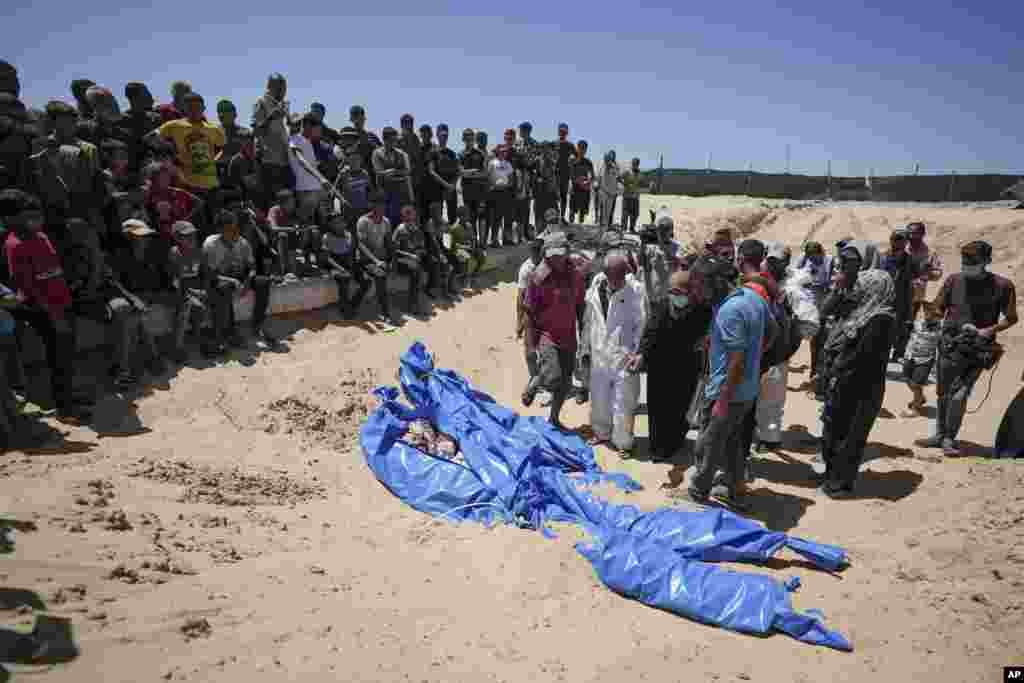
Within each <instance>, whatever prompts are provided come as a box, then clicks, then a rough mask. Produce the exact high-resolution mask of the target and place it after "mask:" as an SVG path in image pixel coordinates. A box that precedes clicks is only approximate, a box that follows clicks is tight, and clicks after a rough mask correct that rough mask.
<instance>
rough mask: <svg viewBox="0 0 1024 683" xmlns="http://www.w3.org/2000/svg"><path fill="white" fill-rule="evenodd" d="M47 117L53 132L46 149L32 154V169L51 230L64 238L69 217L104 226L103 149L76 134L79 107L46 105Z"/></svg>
mask: <svg viewBox="0 0 1024 683" xmlns="http://www.w3.org/2000/svg"><path fill="white" fill-rule="evenodd" d="M46 116H47V121H48V123H49V125H50V128H51V129H52V130H53V133H52V134H51V135H50V136H49V137H48V138H47V139H46V143H45V144H46V147H45V149H43V150H42V151H41V152H39V153H38V154H35V155H33V156H32V157H31V159H30V168H31V169H32V173H33V177H32V181H33V186H34V187H36V188H37V189H38V191H39V196H40V197H41V198H42V200H43V203H44V206H45V211H46V222H47V231H48V232H49V233H50V235H51V236H52V237H54V238H55V239H56V240H57V241H60V240H61V239H63V237H64V228H65V221H66V220H67V219H68V218H72V217H74V218H84V219H86V220H87V221H89V222H90V223H91V224H92V225H93V226H94V227H97V228H98V227H99V226H100V224H101V220H100V210H101V208H102V207H103V206H104V205H105V204H106V203H107V198H106V189H107V188H106V184H105V182H104V177H103V173H102V168H101V165H100V158H99V150H98V149H97V148H96V146H95V145H93V144H91V143H88V142H85V141H83V140H80V139H78V137H77V136H76V135H75V124H76V121H77V118H76V114H75V110H74V109H73V108H72V107H71V106H70V105H68V104H65V103H64V102H58V101H53V102H50V103H49V104H47V105H46Z"/></svg>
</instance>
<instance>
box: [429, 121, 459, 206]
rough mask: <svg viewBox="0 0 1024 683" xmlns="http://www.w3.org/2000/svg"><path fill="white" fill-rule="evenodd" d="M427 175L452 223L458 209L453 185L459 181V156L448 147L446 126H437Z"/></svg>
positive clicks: (457, 199)
mask: <svg viewBox="0 0 1024 683" xmlns="http://www.w3.org/2000/svg"><path fill="white" fill-rule="evenodd" d="M427 174H428V175H429V176H430V177H431V178H432V179H433V181H434V183H435V184H436V186H437V188H438V194H439V196H440V198H441V199H442V201H444V204H445V206H446V207H447V211H448V214H447V215H448V222H449V223H454V222H455V220H456V218H457V215H456V213H457V211H458V208H459V197H458V193H457V192H456V188H455V185H456V183H458V181H459V155H458V154H456V153H455V151H454V150H452V149H450V148H449V147H448V124H447V123H441V124H438V126H437V145H435V146H434V148H433V150H432V151H431V153H430V156H429V157H428V159H427Z"/></svg>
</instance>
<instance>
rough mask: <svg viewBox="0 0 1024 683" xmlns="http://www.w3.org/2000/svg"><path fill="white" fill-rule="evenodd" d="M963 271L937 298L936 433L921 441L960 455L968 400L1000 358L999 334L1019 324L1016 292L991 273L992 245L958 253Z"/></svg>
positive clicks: (949, 280)
mask: <svg viewBox="0 0 1024 683" xmlns="http://www.w3.org/2000/svg"><path fill="white" fill-rule="evenodd" d="M960 260H961V264H962V265H961V269H960V272H959V273H954V274H952V275H950V276H949V277H947V278H946V281H945V282H943V283H942V289H941V290H940V291H939V295H938V296H937V297H936V299H935V303H934V305H935V307H936V308H938V310H939V311H940V312H941V313H942V314H943V322H942V336H941V338H940V341H939V372H938V379H939V381H938V387H937V389H936V394H937V397H938V411H937V414H936V417H935V431H934V433H933V434H932V435H931V436H930V437H929V438H927V439H924V440H922V441H919V442H918V445H920V446H924V447H926V448H942V452H943V455H946V456H957V455H959V453H960V450H959V448H958V446H957V442H956V437H957V434H958V433H959V431H960V426H961V424H962V423H963V419H964V412H965V409H966V407H967V399H968V398H969V397H970V395H971V390H972V389H973V388H974V384H975V383H976V382H977V381H978V378H979V377H980V376H981V373H982V372H983V371H984V370H990V369H991V368H992V367H993V366H994V365H995V364H996V362H998V360H999V356H1000V355H1001V348H1000V347H999V346H998V344H996V343H995V340H996V335H998V334H999V333H1000V332H1003V331H1005V330H1007V329H1009V328H1011V327H1013V326H1014V325H1016V324H1017V292H1016V288H1015V287H1014V285H1013V283H1012V282H1010V281H1009V280H1008V279H1006V278H1005V277H1003V276H1001V275H996V274H995V273H990V272H988V270H987V268H988V266H989V264H991V263H992V245H990V244H989V243H988V242H983V241H980V240H977V241H974V242H970V243H968V244H965V245H964V246H963V247H962V248H961V249H960Z"/></svg>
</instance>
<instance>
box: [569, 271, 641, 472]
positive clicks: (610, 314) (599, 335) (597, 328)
mask: <svg viewBox="0 0 1024 683" xmlns="http://www.w3.org/2000/svg"><path fill="white" fill-rule="evenodd" d="M646 323H647V313H646V309H645V302H644V290H643V286H642V285H641V284H640V283H639V282H637V281H636V280H635V279H634V278H633V276H632V274H630V272H629V261H628V260H627V259H626V257H625V255H624V254H623V253H622V252H619V251H614V252H611V253H610V254H608V256H607V257H606V259H605V268H604V272H602V273H600V274H598V275H597V277H595V278H594V282H593V284H591V286H590V289H589V290H588V291H587V296H586V311H585V313H584V314H583V334H581V335H580V345H581V347H582V354H581V355H582V357H584V358H586V357H589V358H590V424H591V427H592V428H593V430H594V437H593V439H592V440H591V443H592V444H594V445H596V444H600V443H608V441H609V440H610V441H611V444H612V446H613V447H614V448H615V449H616V450H618V451H619V452H620V453H628V452H629V451H631V450H632V449H633V426H634V419H635V412H636V404H637V399H638V397H639V395H640V376H639V375H637V374H636V373H634V372H631V371H630V370H629V366H630V364H631V361H632V359H633V357H634V356H635V354H636V352H637V349H638V348H639V346H640V339H641V338H642V337H643V332H644V325H645V324H646Z"/></svg>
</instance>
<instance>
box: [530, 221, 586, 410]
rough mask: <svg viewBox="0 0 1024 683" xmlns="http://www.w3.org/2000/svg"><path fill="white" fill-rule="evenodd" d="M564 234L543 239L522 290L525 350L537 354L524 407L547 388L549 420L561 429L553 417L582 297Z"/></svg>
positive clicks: (569, 368)
mask: <svg viewBox="0 0 1024 683" xmlns="http://www.w3.org/2000/svg"><path fill="white" fill-rule="evenodd" d="M568 251H569V249H568V240H567V239H566V236H565V234H564V233H561V232H556V233H552V234H549V235H548V236H547V237H546V238H545V240H544V263H542V264H540V265H539V266H537V268H536V269H534V272H533V273H532V274H531V275H530V284H529V286H528V287H527V290H526V311H527V323H526V344H527V353H533V354H536V356H537V374H536V375H535V376H534V377H532V378H530V382H529V384H527V385H526V390H525V391H523V396H522V399H523V405H525V406H529V405H530V404H532V403H533V399H534V397H535V396H536V395H537V392H538V391H539V390H540V389H541V388H544V389H547V390H548V391H549V392H551V416H550V418H549V419H550V421H551V424H553V425H554V426H555V427H557V428H558V429H564V427H563V426H562V423H561V421H560V419H559V416H560V414H561V411H562V404H564V403H565V399H566V397H567V396H568V394H569V389H570V388H571V386H572V372H573V367H574V365H575V361H576V326H577V325H578V324H579V321H580V318H581V317H582V312H583V306H584V303H585V295H586V282H585V275H584V273H583V272H582V271H581V270H580V269H579V268H577V267H576V266H575V265H574V264H573V262H572V261H571V260H570V259H569V256H568Z"/></svg>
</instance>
